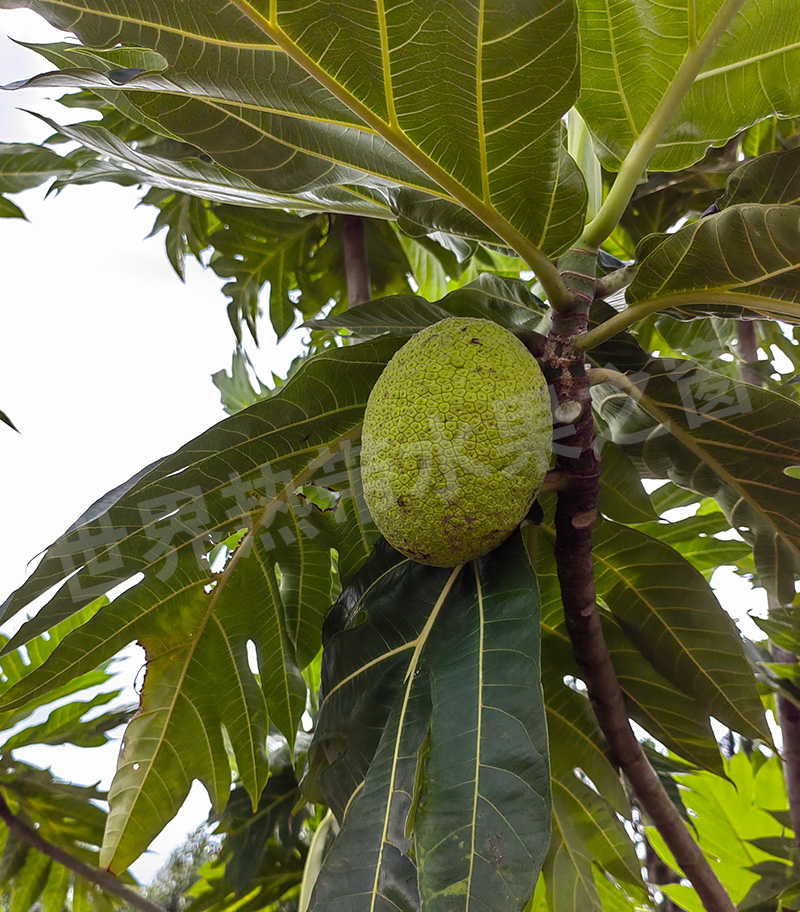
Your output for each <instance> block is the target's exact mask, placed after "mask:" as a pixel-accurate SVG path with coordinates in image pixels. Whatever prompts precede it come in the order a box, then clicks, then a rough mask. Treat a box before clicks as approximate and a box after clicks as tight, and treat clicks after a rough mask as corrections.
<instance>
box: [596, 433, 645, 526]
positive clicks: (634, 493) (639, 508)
mask: <svg viewBox="0 0 800 912" xmlns="http://www.w3.org/2000/svg"><path fill="white" fill-rule="evenodd" d="M601 465H602V469H601V473H600V512H601V513H603V515H605V516H607V517H608V518H609V519H614V520H616V521H617V522H623V523H640V522H647V521H648V520H651V519H655V518H656V512H655V510H654V509H653V505H652V503H651V502H650V498H649V497H648V496H647V492H646V491H645V489H644V488H643V487H642V482H641V480H640V478H639V475H638V473H637V472H636V468H635V466H634V465H633V463H632V462H631V460H630V459H629V458H628V457H627V456H626V455H625V453H624V452H623V450H622V449H620V447H618V446H617V445H616V444H615V443H614V442H613V441H611V440H607V441H605V442H604V443H603V450H602V463H601Z"/></svg>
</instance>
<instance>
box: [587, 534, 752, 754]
mask: <svg viewBox="0 0 800 912" xmlns="http://www.w3.org/2000/svg"><path fill="white" fill-rule="evenodd" d="M594 559H595V585H596V586H597V592H598V595H599V596H600V597H601V598H602V599H603V601H604V602H605V603H606V605H608V607H609V609H610V610H611V612H612V614H613V615H614V617H615V618H616V619H617V620H618V621H619V623H620V626H621V627H622V629H623V630H624V631H625V632H626V633H627V635H628V637H629V638H630V639H631V641H632V642H633V643H635V644H636V645H637V646H638V648H639V649H640V650H641V652H642V654H643V655H644V656H646V657H647V658H648V660H649V661H650V662H651V664H652V665H653V667H654V668H656V669H657V670H658V671H660V672H661V674H662V675H664V677H666V678H667V679H668V680H670V681H672V683H673V684H675V685H676V686H677V687H679V688H680V689H681V690H683V691H685V692H687V693H689V694H691V695H692V696H693V697H694V699H696V700H697V702H698V703H699V704H700V706H702V707H703V709H704V710H705V711H706V712H707V713H708V714H709V715H712V716H714V717H715V718H717V719H719V720H720V721H721V722H723V723H724V724H725V725H727V726H728V727H730V728H733V729H735V730H736V731H739V732H741V733H742V734H743V735H745V737H750V738H754V737H755V738H764V739H766V740H768V739H769V730H768V728H767V725H766V721H765V719H764V715H763V708H762V706H761V700H760V698H759V696H758V690H757V688H756V683H755V679H754V677H753V674H752V671H751V669H750V665H749V663H748V661H747V659H746V658H745V654H744V650H743V648H742V644H741V640H740V637H739V633H738V631H737V630H736V627H735V625H734V623H733V621H732V620H731V619H730V617H729V616H728V615H727V614H726V613H725V611H724V610H723V609H722V607H721V606H720V604H719V602H718V601H717V599H716V597H715V596H714V593H713V592H712V590H711V588H710V586H709V585H708V583H707V582H706V581H705V580H704V579H703V577H702V576H701V575H700V574H699V573H698V572H697V571H696V570H694V568H693V567H691V565H690V564H688V563H687V562H686V561H685V560H683V559H682V558H681V557H680V555H679V554H678V553H677V552H676V551H674V550H673V549H672V548H670V547H669V546H668V545H666V544H664V543H663V542H661V541H659V540H657V539H655V538H650V537H649V536H647V535H644V534H642V533H641V532H638V531H636V530H634V529H630V528H627V527H626V526H621V525H617V524H615V523H612V522H610V521H608V520H604V521H602V522H601V523H599V524H598V526H597V528H596V531H595V536H594Z"/></svg>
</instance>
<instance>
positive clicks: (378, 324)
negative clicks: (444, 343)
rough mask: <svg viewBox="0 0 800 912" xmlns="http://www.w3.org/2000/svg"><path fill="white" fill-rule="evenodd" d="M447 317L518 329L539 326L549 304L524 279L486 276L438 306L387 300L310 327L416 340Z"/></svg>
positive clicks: (406, 299)
mask: <svg viewBox="0 0 800 912" xmlns="http://www.w3.org/2000/svg"><path fill="white" fill-rule="evenodd" d="M447 317H482V318H484V319H488V320H494V322H496V323H499V324H500V325H501V326H505V327H506V328H507V329H514V328H517V327H529V326H538V325H539V324H540V323H541V322H542V321H543V319H544V305H543V304H542V302H541V301H539V299H538V298H536V297H535V296H534V295H532V294H531V292H530V290H529V289H528V286H527V285H526V284H525V283H524V282H522V281H520V280H519V279H504V278H500V277H498V276H494V275H490V274H488V273H484V274H483V275H481V276H480V277H479V278H478V279H476V280H475V281H474V282H470V284H469V285H465V286H463V287H462V288H457V289H456V290H455V291H451V292H450V293H449V294H447V295H445V296H444V297H443V298H442V299H441V300H440V301H436V302H435V303H431V302H430V301H426V300H425V299H424V298H422V297H419V296H418V295H402V296H393V297H387V298H382V299H380V300H377V301H369V302H367V303H366V304H361V305H359V306H358V307H357V308H354V309H352V310H348V311H345V312H344V313H338V314H333V315H331V316H329V317H326V318H325V319H324V320H312V321H310V323H309V325H310V326H314V327H318V328H320V329H330V328H335V329H347V330H349V331H350V332H351V333H353V334H354V335H356V336H359V337H365V338H370V337H374V336H378V335H382V334H383V333H391V334H392V335H394V336H412V335H414V333H417V332H419V330H421V329H424V328H425V327H426V326H430V325H431V324H432V323H437V322H438V321H439V320H444V319H446V318H447Z"/></svg>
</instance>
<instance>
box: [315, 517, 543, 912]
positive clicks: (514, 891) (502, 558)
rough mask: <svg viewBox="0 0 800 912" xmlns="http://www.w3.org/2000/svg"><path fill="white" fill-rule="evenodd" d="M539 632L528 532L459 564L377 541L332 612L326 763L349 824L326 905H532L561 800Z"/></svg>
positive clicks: (320, 760) (328, 789)
mask: <svg viewBox="0 0 800 912" xmlns="http://www.w3.org/2000/svg"><path fill="white" fill-rule="evenodd" d="M539 636H540V632H539V617H538V589H537V586H536V577H535V575H534V574H533V571H532V569H531V567H530V563H529V562H528V559H527V555H526V552H525V547H524V544H523V542H522V539H521V537H520V535H519V534H515V535H514V536H512V537H511V539H509V541H508V542H507V543H506V544H504V545H502V546H501V547H500V548H498V549H497V550H495V551H493V552H492V553H491V554H489V555H487V556H486V557H484V558H481V559H479V560H478V561H474V562H471V563H468V564H465V565H462V566H460V567H456V568H455V569H451V570H448V569H438V568H431V567H424V566H422V565H420V564H416V563H414V562H413V561H410V560H408V559H407V558H404V557H403V556H402V555H399V554H398V553H397V552H395V551H393V550H392V549H390V548H389V547H388V546H387V545H385V544H381V546H380V547H378V548H377V549H376V552H375V554H374V556H373V557H372V558H371V559H370V561H369V562H368V563H367V564H366V565H365V566H364V568H363V569H362V571H361V572H360V573H359V574H358V575H357V576H356V577H355V578H354V580H353V581H352V582H351V584H350V585H349V586H348V587H347V588H346V589H345V590H344V592H343V593H342V595H341V597H340V599H339V601H338V602H337V604H336V606H335V607H334V609H333V612H332V615H331V617H330V618H329V620H328V621H327V623H326V631H325V650H324V653H323V686H322V697H323V702H322V704H321V707H320V713H319V717H318V725H317V730H316V733H315V738H314V742H313V744H312V748H311V754H310V759H311V774H310V778H311V782H312V783H314V784H315V785H316V786H317V787H319V788H320V789H321V791H322V793H323V795H324V796H325V798H326V799H327V801H328V802H329V803H330V804H331V806H332V807H333V808H334V810H335V811H336V813H337V816H338V817H339V818H340V820H342V829H341V832H340V833H339V835H338V836H337V838H336V840H335V842H334V844H333V847H332V848H331V850H330V852H329V853H328V855H327V857H326V859H325V862H324V864H323V867H322V871H321V872H320V876H319V880H318V881H317V886H316V888H315V892H314V895H313V897H312V901H311V909H312V910H313V909H317V910H322V909H324V910H326V912H327V910H331V912H334V910H344V909H347V910H349V912H355V910H359V909H364V910H369V909H376V910H377V909H381V910H389V909H391V908H398V909H403V910H407V912H418V910H419V908H420V902H421V903H422V905H423V907H424V908H425V909H427V910H430V912H437V910H439V912H441V910H448V912H450V910H452V912H455V910H459V909H460V910H466V909H468V908H471V907H474V906H476V905H480V906H483V907H487V908H492V909H496V910H498V912H501V910H509V912H511V910H514V912H518V910H520V909H521V908H522V907H523V906H524V904H525V903H526V902H527V901H528V899H529V898H530V896H531V895H532V894H533V890H534V886H535V884H536V878H537V876H538V871H539V868H540V866H541V864H542V861H543V859H544V855H545V852H546V849H547V843H548V836H549V826H550V813H551V811H550V773H549V767H548V761H547V731H546V726H545V715H544V705H543V699H542V691H541V684H540V681H539ZM412 848H413V852H412V851H411V850H412Z"/></svg>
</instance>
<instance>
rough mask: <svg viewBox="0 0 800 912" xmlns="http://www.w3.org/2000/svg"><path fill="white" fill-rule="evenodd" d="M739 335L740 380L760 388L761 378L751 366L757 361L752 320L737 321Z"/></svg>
mask: <svg viewBox="0 0 800 912" xmlns="http://www.w3.org/2000/svg"><path fill="white" fill-rule="evenodd" d="M736 330H737V332H738V334H739V357H740V358H741V359H742V380H744V382H745V383H752V384H753V385H754V386H761V377H759V376H758V371H757V370H756V369H755V368H754V367H753V365H754V364H755V363H756V362H757V361H758V338H757V337H756V324H755V321H753V320H739V321H738V323H737V324H736Z"/></svg>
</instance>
